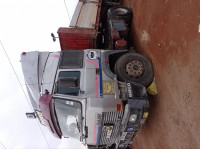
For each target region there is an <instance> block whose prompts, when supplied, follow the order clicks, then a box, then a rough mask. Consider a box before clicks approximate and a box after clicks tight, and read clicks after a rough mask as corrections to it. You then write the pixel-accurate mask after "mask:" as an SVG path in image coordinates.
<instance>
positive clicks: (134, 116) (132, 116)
mask: <svg viewBox="0 0 200 149" xmlns="http://www.w3.org/2000/svg"><path fill="white" fill-rule="evenodd" d="M136 119H137V115H136V114H132V115H131V116H130V117H129V122H131V123H135V121H136Z"/></svg>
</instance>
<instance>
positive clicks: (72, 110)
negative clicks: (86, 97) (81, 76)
mask: <svg viewBox="0 0 200 149" xmlns="http://www.w3.org/2000/svg"><path fill="white" fill-rule="evenodd" d="M53 100H54V109H55V114H56V117H57V122H58V124H59V127H60V130H61V132H62V135H63V136H64V137H70V138H74V139H78V140H80V138H81V136H82V129H81V128H82V105H81V102H78V101H74V100H69V99H62V98H53Z"/></svg>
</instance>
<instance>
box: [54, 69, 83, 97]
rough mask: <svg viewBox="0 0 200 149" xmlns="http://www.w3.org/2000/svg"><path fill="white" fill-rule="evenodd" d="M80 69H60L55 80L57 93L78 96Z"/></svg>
mask: <svg viewBox="0 0 200 149" xmlns="http://www.w3.org/2000/svg"><path fill="white" fill-rule="evenodd" d="M79 90H80V71H61V72H59V75H58V80H57V93H59V94H66V95H72V96H78V94H79Z"/></svg>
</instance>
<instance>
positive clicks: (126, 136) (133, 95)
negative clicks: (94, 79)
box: [116, 82, 149, 148]
mask: <svg viewBox="0 0 200 149" xmlns="http://www.w3.org/2000/svg"><path fill="white" fill-rule="evenodd" d="M127 90H128V95H127V96H128V97H127V98H128V100H127V104H126V106H125V112H124V116H123V120H122V123H121V124H122V127H121V132H120V135H121V137H120V138H119V139H118V141H117V142H116V145H117V148H125V147H126V146H128V145H129V144H130V143H131V141H132V139H133V137H134V136H135V135H136V134H137V133H138V132H139V131H140V130H141V128H142V126H143V125H144V123H145V121H146V119H147V117H148V110H149V101H148V96H147V93H146V89H145V87H143V86H142V85H140V84H137V83H129V82H127Z"/></svg>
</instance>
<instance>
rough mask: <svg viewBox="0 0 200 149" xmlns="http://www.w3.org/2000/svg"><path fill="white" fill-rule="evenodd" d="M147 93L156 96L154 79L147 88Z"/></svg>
mask: <svg viewBox="0 0 200 149" xmlns="http://www.w3.org/2000/svg"><path fill="white" fill-rule="evenodd" d="M147 93H149V94H150V95H157V94H158V90H157V86H156V82H155V78H154V80H153V82H152V83H151V84H150V85H149V86H148V88H147Z"/></svg>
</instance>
